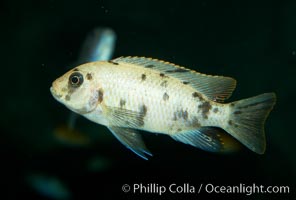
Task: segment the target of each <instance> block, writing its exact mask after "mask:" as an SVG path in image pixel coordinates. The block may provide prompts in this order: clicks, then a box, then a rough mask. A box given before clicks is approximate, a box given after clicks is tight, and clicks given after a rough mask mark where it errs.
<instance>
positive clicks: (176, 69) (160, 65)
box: [112, 56, 236, 101]
mask: <svg viewBox="0 0 296 200" xmlns="http://www.w3.org/2000/svg"><path fill="white" fill-rule="evenodd" d="M112 61H113V62H117V63H128V64H134V65H138V66H141V67H145V68H150V69H151V70H157V71H159V72H160V73H164V74H166V75H167V76H171V77H174V78H177V79H179V80H180V81H182V82H184V81H185V82H189V83H188V85H190V86H191V87H193V88H195V89H196V90H197V91H198V92H200V93H202V94H203V95H205V96H206V97H208V98H209V99H210V100H213V101H223V100H225V99H227V98H229V97H230V96H231V94H232V92H233V90H234V89H235V86H236V81H235V79H233V78H230V77H223V76H211V75H206V74H201V73H198V72H196V71H194V70H190V69H187V68H185V67H181V66H178V65H175V64H173V63H169V62H166V61H162V60H157V59H153V58H145V57H130V56H129V57H119V58H116V59H114V60H112Z"/></svg>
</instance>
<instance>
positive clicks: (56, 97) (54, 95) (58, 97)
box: [49, 87, 62, 101]
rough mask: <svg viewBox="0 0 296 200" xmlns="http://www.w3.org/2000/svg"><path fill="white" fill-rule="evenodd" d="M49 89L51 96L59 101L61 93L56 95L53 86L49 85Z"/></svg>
mask: <svg viewBox="0 0 296 200" xmlns="http://www.w3.org/2000/svg"><path fill="white" fill-rule="evenodd" d="M49 90H50V93H51V94H52V96H53V97H54V98H55V99H56V100H57V101H60V99H61V97H62V95H58V94H57V93H56V91H55V90H54V88H53V87H50V88H49Z"/></svg>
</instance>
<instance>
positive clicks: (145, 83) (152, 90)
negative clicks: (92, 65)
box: [97, 63, 223, 134]
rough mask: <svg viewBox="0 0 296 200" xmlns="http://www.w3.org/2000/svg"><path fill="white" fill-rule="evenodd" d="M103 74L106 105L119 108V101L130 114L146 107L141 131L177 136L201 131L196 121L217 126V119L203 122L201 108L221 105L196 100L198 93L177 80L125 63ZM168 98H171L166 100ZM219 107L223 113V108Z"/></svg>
mask: <svg viewBox="0 0 296 200" xmlns="http://www.w3.org/2000/svg"><path fill="white" fill-rule="evenodd" d="M101 70H102V72H101V73H98V77H97V78H98V80H101V81H102V88H103V90H104V91H106V94H105V96H104V105H106V106H108V107H118V106H120V100H124V101H125V105H124V106H122V107H123V108H125V109H127V110H132V111H135V112H140V110H141V106H143V105H145V106H146V107H147V113H146V116H145V117H144V125H143V126H140V127H138V128H139V129H142V130H149V131H151V132H157V133H166V134H174V133H177V132H180V129H182V130H188V129H192V128H198V124H197V122H196V119H199V121H200V122H199V124H200V126H203V125H216V124H215V121H216V120H218V118H217V117H214V116H213V117H211V118H209V119H204V117H203V114H202V108H200V107H201V106H202V104H203V103H205V102H208V103H209V104H210V105H212V104H215V105H213V106H214V107H218V105H217V104H216V103H215V102H209V101H208V100H207V99H206V98H205V97H203V98H204V100H203V101H200V100H199V99H197V98H194V97H193V96H192V93H194V92H196V90H194V89H193V88H192V87H190V86H188V85H185V84H183V83H181V82H180V81H179V80H178V79H176V78H173V77H170V76H169V75H166V74H165V75H164V76H161V75H160V72H158V71H156V70H153V69H149V68H143V67H141V66H138V65H132V64H126V63H119V65H112V64H107V65H104V69H101ZM142 74H144V75H145V77H146V78H145V80H143V78H142ZM164 82H165V83H166V84H165V85H164V84H163V83H164ZM166 95H167V96H168V97H166V98H164V96H166ZM200 95H201V94H200ZM213 106H212V107H213ZM220 107H221V108H220V109H221V111H222V109H223V106H220ZM220 113H221V112H220ZM217 114H218V113H214V115H217Z"/></svg>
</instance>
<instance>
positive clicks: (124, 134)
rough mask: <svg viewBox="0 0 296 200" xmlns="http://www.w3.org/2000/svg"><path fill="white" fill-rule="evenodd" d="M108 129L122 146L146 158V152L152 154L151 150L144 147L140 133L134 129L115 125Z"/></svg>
mask: <svg viewBox="0 0 296 200" xmlns="http://www.w3.org/2000/svg"><path fill="white" fill-rule="evenodd" d="M108 129H109V130H110V131H111V132H112V133H113V135H114V136H115V137H116V138H117V139H118V140H119V141H120V142H121V143H122V144H123V145H124V146H126V147H127V148H128V149H130V150H131V151H133V152H134V153H135V154H137V155H138V156H140V157H141V158H143V159H145V160H148V158H147V157H146V154H147V155H149V156H152V154H151V152H150V151H149V150H148V149H147V148H146V146H145V144H144V142H143V139H142V137H141V135H140V134H139V133H137V131H136V130H135V129H131V128H122V127H116V126H114V127H108Z"/></svg>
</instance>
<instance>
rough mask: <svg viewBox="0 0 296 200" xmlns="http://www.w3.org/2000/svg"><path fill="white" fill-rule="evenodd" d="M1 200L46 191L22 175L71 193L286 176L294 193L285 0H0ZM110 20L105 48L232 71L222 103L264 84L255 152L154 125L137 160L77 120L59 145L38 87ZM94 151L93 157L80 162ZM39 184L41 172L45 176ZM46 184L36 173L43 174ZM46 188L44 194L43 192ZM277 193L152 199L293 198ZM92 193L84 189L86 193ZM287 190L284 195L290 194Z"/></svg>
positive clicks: (53, 116)
mask: <svg viewBox="0 0 296 200" xmlns="http://www.w3.org/2000/svg"><path fill="white" fill-rule="evenodd" d="M1 4H2V5H1V13H0V22H1V33H0V34H1V35H0V36H1V37H0V40H1V72H2V73H1V102H2V103H1V106H2V107H1V138H0V158H1V162H0V183H1V187H0V190H1V192H0V198H1V199H24V198H28V199H50V195H47V196H46V195H44V193H42V192H41V191H40V190H38V189H36V188H35V187H34V184H32V182H30V178H28V177H30V176H32V175H34V174H39V175H40V176H44V177H55V178H57V179H58V180H59V181H60V182H61V183H62V184H63V185H65V187H67V188H68V191H69V192H70V193H71V197H72V199H111V198H112V199H120V198H124V197H125V198H132V197H137V198H140V199H142V198H145V197H146V198H148V199H154V198H157V197H159V196H158V195H156V194H154V195H153V194H142V195H139V194H138V195H133V194H124V193H123V192H122V191H121V186H122V185H123V184H125V183H127V184H133V183H143V184H148V183H157V184H159V185H162V184H163V185H167V184H171V183H174V182H175V183H177V184H180V185H183V183H190V184H191V185H194V186H196V187H197V186H199V184H200V183H204V184H206V183H213V184H217V185H218V184H219V185H229V184H230V185H238V184H239V183H244V184H246V185H248V184H253V183H256V184H258V185H260V184H262V185H264V186H268V185H288V186H290V192H291V193H294V195H295V190H296V189H295V186H296V185H295V180H296V156H295V153H296V148H295V139H296V134H295V126H294V124H293V123H295V111H296V110H295V97H296V96H295V75H296V12H295V10H296V2H295V1H292V0H291V1H220V0H204V1H179V0H170V1H169V0H165V1H150V0H143V1H139V0H128V1H115V0H108V1H107V0H84V1H71V0H64V1H62V0H61V1H58V0H44V1H37V0H35V1H32V0H31V1H8V0H6V1H2V2H1ZM100 26H101V27H110V28H112V29H113V30H114V31H115V32H116V34H117V43H116V49H115V55H114V57H118V56H127V55H134V56H146V57H154V58H158V59H163V60H167V61H170V62H173V63H176V64H180V65H183V66H187V67H189V68H191V69H195V70H197V71H200V72H203V73H207V74H218V75H224V76H231V77H234V78H235V79H237V81H238V85H237V89H236V91H235V92H234V94H233V96H232V97H231V99H230V101H233V100H238V99H242V98H246V97H250V96H255V95H258V94H260V93H264V92H275V93H276V95H277V104H276V106H275V108H274V110H273V111H272V112H271V114H270V116H269V118H268V120H267V122H266V126H265V127H266V135H267V150H266V153H265V154H264V155H256V154H255V153H253V152H251V151H249V150H247V149H245V148H244V149H243V150H242V151H240V152H238V153H237V154H233V155H217V154H211V153H208V152H204V151H201V150H199V149H195V148H192V147H190V146H187V145H183V144H181V143H177V142H175V141H173V140H172V139H171V138H169V137H167V136H163V135H153V134H146V132H145V133H144V132H143V136H144V139H145V142H146V145H147V146H148V148H149V149H150V150H151V151H152V153H153V154H154V156H153V157H152V158H151V159H150V160H149V161H145V160H142V159H141V158H139V157H137V156H136V155H134V154H133V153H132V152H131V151H129V150H128V149H126V148H125V147H124V146H123V145H121V144H120V143H119V142H118V141H117V140H116V139H115V138H114V137H113V136H112V135H111V134H110V132H109V131H108V130H107V129H106V128H105V127H103V126H100V125H96V124H94V123H92V122H90V121H87V120H86V119H83V118H79V119H78V121H77V124H76V128H77V129H79V130H80V131H82V132H84V133H85V134H86V135H88V136H89V137H90V138H91V140H92V143H91V144H90V145H86V146H78V147H77V146H69V145H64V144H61V143H60V142H58V141H57V140H56V138H55V137H54V134H53V132H54V130H55V128H56V127H57V126H59V125H60V124H65V123H67V120H68V118H69V113H70V111H69V110H68V109H67V108H65V107H64V106H63V105H61V104H59V103H58V102H57V101H55V100H54V99H53V98H52V96H51V94H50V92H49V87H50V86H51V83H52V81H53V80H54V79H56V78H57V77H58V76H60V75H62V74H63V73H64V72H65V71H67V69H68V68H69V66H71V64H72V63H74V62H75V61H76V59H77V57H78V54H79V50H80V48H81V45H82V42H83V40H84V39H85V36H86V35H87V33H88V32H89V31H91V30H93V29H94V28H95V27H100ZM92 158H97V160H98V163H100V164H99V167H97V168H96V170H89V168H88V167H87V166H89V164H88V163H89V162H91V160H92ZM45 182H46V181H45ZM42 184H45V185H46V183H42ZM52 193H55V191H53V192H52ZM292 195H293V194H290V195H287V194H261V195H259V194H255V195H252V196H245V195H233V194H232V195H223V194H220V195H214V194H205V192H204V193H202V194H199V195H197V194H193V195H192V194H191V195H188V194H187V195H186V194H178V195H168V194H166V195H165V196H162V197H174V198H186V199H187V198H192V199H201V198H205V199H206V198H208V199H213V198H221V199H223V198H224V199H229V198H232V199H235V198H240V199H243V198H246V199H254V198H256V199H259V200H260V199H292ZM90 197H92V198H90ZM294 199H295V198H294Z"/></svg>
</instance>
